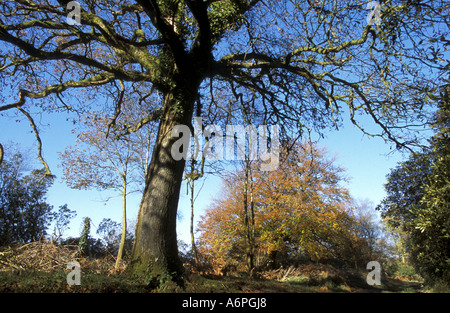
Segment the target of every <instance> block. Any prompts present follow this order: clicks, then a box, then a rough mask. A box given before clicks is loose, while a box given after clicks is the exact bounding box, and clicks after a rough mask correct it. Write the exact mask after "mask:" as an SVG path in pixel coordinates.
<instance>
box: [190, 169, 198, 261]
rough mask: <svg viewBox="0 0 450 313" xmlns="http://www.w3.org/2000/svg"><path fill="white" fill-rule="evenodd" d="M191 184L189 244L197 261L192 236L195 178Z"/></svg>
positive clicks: (193, 237)
mask: <svg viewBox="0 0 450 313" xmlns="http://www.w3.org/2000/svg"><path fill="white" fill-rule="evenodd" d="M191 173H192V172H191ZM191 184H192V185H191V225H190V232H191V245H192V252H193V253H194V262H195V263H198V254H197V247H196V246H195V236H194V186H195V179H193V180H192V181H191Z"/></svg>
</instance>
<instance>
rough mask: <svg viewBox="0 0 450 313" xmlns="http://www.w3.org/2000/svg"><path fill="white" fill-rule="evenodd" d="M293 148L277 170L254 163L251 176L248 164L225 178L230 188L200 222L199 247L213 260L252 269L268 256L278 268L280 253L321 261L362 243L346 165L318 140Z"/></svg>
mask: <svg viewBox="0 0 450 313" xmlns="http://www.w3.org/2000/svg"><path fill="white" fill-rule="evenodd" d="M284 148H286V147H284ZM291 150H292V151H290V154H287V150H286V149H284V151H283V152H282V161H281V164H280V167H279V169H277V170H275V171H269V172H261V171H257V170H256V169H257V166H255V164H253V165H252V166H251V168H252V170H253V171H251V173H252V174H251V176H253V177H249V172H250V170H249V167H247V166H245V165H244V166H243V168H242V170H241V171H239V172H238V173H236V175H234V176H230V177H229V178H228V179H227V180H225V181H224V184H223V186H224V187H223V191H224V192H221V196H220V197H219V198H217V199H215V200H214V202H213V203H212V204H211V205H210V207H209V208H208V209H207V211H206V214H205V216H204V217H203V218H202V220H201V222H200V223H199V230H200V233H201V236H200V243H201V246H200V247H199V249H200V251H202V253H204V255H205V256H207V257H209V259H210V260H211V259H213V261H212V263H213V264H215V265H217V266H223V265H224V264H226V263H229V262H242V263H246V264H247V266H248V268H249V269H251V268H252V267H253V266H254V265H265V264H264V263H263V262H262V261H261V260H265V261H266V262H267V263H268V264H269V265H271V266H276V260H277V258H278V257H279V256H281V255H283V256H286V255H289V254H291V255H292V254H298V253H299V252H301V253H302V254H303V255H305V256H308V257H310V258H311V259H312V260H319V259H321V258H327V257H330V256H336V255H338V254H339V255H340V254H341V251H343V249H344V247H343V245H344V242H345V244H348V242H350V241H351V240H354V241H355V242H356V236H355V234H354V232H353V230H352V227H354V224H355V221H354V219H353V218H352V217H351V209H352V199H351V197H350V195H349V192H348V190H347V189H346V188H345V186H343V185H342V183H345V181H346V179H345V174H344V171H343V169H342V168H340V167H338V166H336V165H335V164H334V162H333V159H329V158H327V156H326V154H325V151H324V150H323V149H320V148H318V147H316V146H314V145H312V144H306V143H305V144H303V145H300V144H298V145H295V146H294V147H291ZM249 229H250V231H249ZM249 237H250V238H249ZM244 256H245V259H244ZM255 256H258V259H259V261H258V262H254V260H253V259H256V257H255ZM254 263H255V264H254ZM256 263H258V264H256Z"/></svg>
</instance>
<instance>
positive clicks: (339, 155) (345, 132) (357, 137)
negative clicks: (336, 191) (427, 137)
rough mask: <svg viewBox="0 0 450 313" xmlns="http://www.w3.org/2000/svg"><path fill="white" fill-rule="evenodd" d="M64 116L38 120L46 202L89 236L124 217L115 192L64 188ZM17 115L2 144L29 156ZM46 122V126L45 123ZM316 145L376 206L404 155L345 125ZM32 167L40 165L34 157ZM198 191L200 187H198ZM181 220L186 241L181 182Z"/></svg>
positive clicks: (8, 121) (202, 204)
mask: <svg viewBox="0 0 450 313" xmlns="http://www.w3.org/2000/svg"><path fill="white" fill-rule="evenodd" d="M66 117H68V115H66V114H64V113H58V114H43V115H42V118H36V122H37V123H38V124H39V128H40V133H41V138H42V141H43V149H44V150H43V156H44V158H45V160H46V161H47V162H48V164H49V165H50V167H51V170H52V172H53V173H54V174H55V175H56V176H57V178H56V180H55V182H54V184H53V186H52V187H51V189H50V190H49V193H48V197H47V200H48V203H49V204H51V205H53V206H54V207H55V209H56V208H58V207H59V206H60V205H63V204H65V203H67V204H68V206H69V208H70V209H71V210H76V211H77V217H76V218H75V219H74V220H73V221H72V223H71V224H70V230H69V231H67V233H66V236H78V235H79V233H80V231H81V225H82V218H83V217H86V216H89V217H90V218H91V219H92V221H93V227H92V230H91V235H96V234H95V232H96V227H97V226H98V224H99V222H100V221H101V220H102V219H103V218H111V219H113V220H115V221H117V222H120V221H121V219H122V215H121V214H122V211H121V199H120V197H117V198H112V199H111V200H110V201H108V202H107V203H106V204H105V203H104V202H103V201H102V200H103V199H106V198H108V197H109V196H113V195H114V193H113V192H98V191H95V190H88V191H79V190H72V189H70V188H68V187H67V186H66V185H65V184H64V183H63V182H62V180H61V177H62V170H61V168H60V167H59V165H60V160H59V159H58V152H63V151H64V149H65V147H66V146H68V145H74V143H75V139H76V135H74V134H72V129H73V125H72V123H71V122H70V121H69V122H68V121H66ZM19 119H20V120H21V122H19V123H18V122H16V121H15V120H16V119H12V118H5V117H2V118H1V120H0V142H1V143H2V144H4V145H5V144H7V143H8V142H9V141H12V142H15V143H19V144H20V147H21V148H22V149H23V150H25V151H28V153H29V155H30V156H31V157H35V156H36V154H37V143H36V140H35V137H34V134H33V133H32V130H31V128H30V126H29V123H28V121H27V120H26V119H24V118H22V117H21V116H19ZM48 124H50V126H47V125H48ZM319 145H321V146H326V147H327V149H328V154H329V156H336V163H337V164H338V165H340V166H342V167H344V168H345V169H346V173H347V175H348V176H349V177H350V178H351V181H350V183H349V185H348V188H349V189H350V192H351V194H352V196H353V197H354V198H356V199H369V200H371V201H372V202H373V203H374V204H375V205H376V204H378V203H379V202H380V200H381V199H382V198H383V197H384V195H385V193H384V189H383V184H384V183H385V182H386V175H387V174H388V173H389V172H390V169H391V168H393V167H395V166H396V164H397V163H398V162H400V161H402V160H403V159H404V157H405V156H404V155H402V154H400V153H399V152H394V153H391V154H389V155H388V153H389V152H392V150H391V146H390V145H389V144H386V143H385V142H384V141H383V140H381V139H380V138H369V137H367V136H364V135H363V134H362V133H361V131H359V130H358V129H357V128H356V127H354V126H353V125H351V123H346V124H345V127H344V128H342V129H340V130H339V131H331V132H329V133H328V134H327V136H326V138H325V139H321V140H320V142H319ZM32 165H33V166H35V167H40V166H41V164H40V163H39V161H38V160H37V159H36V160H35V161H34V162H33V163H32ZM220 183H221V179H220V178H219V177H212V176H210V177H208V178H207V182H206V183H205V185H204V186H203V189H202V191H201V193H200V196H199V197H198V198H197V202H196V208H195V210H196V222H197V221H198V220H199V217H200V216H201V215H202V214H203V212H204V209H205V208H206V207H207V206H208V204H209V203H210V202H211V199H212V198H213V197H214V196H216V195H218V193H219V192H220V190H221V189H220ZM197 190H198V189H197ZM139 201H140V195H138V194H135V195H132V196H130V197H129V199H128V218H129V219H131V220H133V219H136V216H137V211H138V206H139ZM179 212H180V215H181V217H180V219H179V221H178V236H179V238H180V239H182V240H184V241H185V242H190V237H189V216H190V204H189V196H188V195H186V186H185V185H183V187H182V190H181V196H180V205H179Z"/></svg>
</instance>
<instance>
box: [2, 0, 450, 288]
mask: <svg viewBox="0 0 450 313" xmlns="http://www.w3.org/2000/svg"><path fill="white" fill-rule="evenodd" d="M380 2H381V3H379V2H377V1H354V0H349V1H335V0H320V1H312V0H311V1H310V0H281V1H271V0H137V1H131V0H130V1H114V0H101V1H91V0H88V1H70V2H69V1H67V0H36V1H29V0H19V1H7V0H2V1H0V47H1V49H0V86H1V92H0V130H1V131H2V132H4V133H2V137H1V138H8V139H9V140H10V142H17V143H19V142H20V138H16V136H15V132H14V130H12V129H11V130H10V129H5V128H2V124H1V123H2V121H3V120H8V121H10V120H16V121H17V120H18V119H25V120H26V121H27V122H28V125H24V123H17V127H20V128H22V127H28V129H29V131H30V133H32V134H33V135H34V137H35V142H36V144H35V149H34V154H35V155H37V159H38V161H39V166H38V167H37V168H32V169H31V168H30V167H29V166H28V165H27V164H28V162H29V160H28V159H27V158H28V156H27V155H26V154H25V153H23V152H22V151H21V150H20V148H17V146H15V145H14V144H11V143H7V142H1V143H0V277H1V281H0V291H2V292H383V291H385V292H442V291H449V283H450V207H449V203H450V180H449V179H450V160H449V157H450V152H449V121H450V107H449V105H450V98H449V97H450V80H449V73H450V58H449V52H448V46H449V45H450V38H449V28H450V19H449V16H450V14H449V13H450V12H449V11H450V5H449V4H448V3H447V2H446V1H431V0H430V1H427V0H424V1H401V0H392V1H391V0H387V1H380ZM46 114H57V115H60V116H63V114H70V116H71V118H70V122H72V124H73V130H72V132H73V133H74V134H76V138H77V139H76V141H75V142H69V141H68V142H67V143H66V148H65V150H64V151H60V152H59V156H58V157H59V161H60V162H59V164H58V165H56V164H49V163H48V162H47V161H46V158H44V155H45V153H44V152H45V149H46V145H48V144H49V143H48V142H45V141H43V140H42V136H41V132H42V129H41V125H40V124H39V120H40V117H42V116H44V115H46ZM65 116H66V115H65ZM198 117H201V119H197V118H198ZM197 121H201V123H200V125H197V124H196V123H197ZM344 122H350V123H351V124H352V125H353V126H355V128H356V129H357V130H358V131H359V132H360V133H361V135H364V136H367V137H376V138H380V139H381V140H384V141H385V143H386V144H387V145H390V146H391V147H392V149H394V150H396V151H401V152H402V153H404V155H405V156H406V157H405V160H403V161H402V162H400V163H399V164H398V165H397V167H395V168H392V169H391V172H390V173H389V174H388V175H387V177H386V183H385V185H384V188H385V191H386V197H385V198H384V199H383V200H382V201H381V202H380V203H376V204H374V203H370V202H369V201H364V200H359V199H353V198H352V196H351V190H349V189H348V188H347V182H348V177H347V175H346V172H345V169H343V168H342V167H340V166H339V163H338V162H336V160H335V159H334V158H333V157H332V156H330V155H329V154H328V152H327V149H326V147H323V146H321V145H320V144H318V143H317V142H316V141H315V140H314V139H313V138H317V136H318V137H325V136H326V135H327V133H328V132H329V131H330V130H334V131H339V130H340V129H341V128H342V126H343V124H344ZM210 125H215V126H216V127H209V126H210ZM228 125H242V126H243V127H242V128H241V129H244V130H245V131H244V132H240V133H239V132H238V133H233V134H232V135H231V136H229V137H228V138H226V140H227V142H231V143H232V145H231V146H232V147H233V149H234V147H236V149H235V150H233V152H232V154H231V155H228V154H227V155H226V158H225V159H222V158H218V159H211V158H210V157H208V156H210V155H211V154H216V155H217V152H218V151H221V150H220V149H219V147H218V144H217V142H218V141H217V140H218V138H220V137H221V136H222V135H224V134H222V133H221V132H219V129H223V130H225V129H227V127H228ZM249 125H253V126H254V128H255V129H258V130H259V129H263V128H260V127H261V126H266V125H276V128H270V127H267V132H268V133H267V134H264V138H265V139H267V143H264V145H267V146H264V147H262V146H261V142H258V144H256V143H255V140H254V137H252V136H251V134H250V130H251V129H252V128H250V127H249ZM180 126H182V127H184V128H182V129H184V130H187V133H188V137H187V138H188V139H189V140H188V141H187V145H182V146H181V147H180V146H179V141H178V140H180V139H181V138H182V135H186V134H181V133H180V132H178V131H175V129H180V128H179V127H180ZM50 127H51V126H50ZM177 127H178V128H177ZM50 129H52V128H50ZM198 129H199V130H201V132H197V131H196V130H198ZM264 129H265V128H264ZM275 130H276V131H275ZM52 131H54V132H57V129H52ZM5 134H6V136H5ZM197 134H200V135H198V136H196V135H197ZM227 136H228V133H227ZM239 142H241V143H242V142H243V143H244V146H242V145H239ZM252 145H254V146H255V147H256V146H257V147H258V150H255V151H259V152H261V151H265V152H269V151H270V154H263V155H258V156H257V157H255V154H254V152H255V151H253V150H252V148H251V147H252ZM199 146H200V149H198V147H199ZM187 148H189V149H191V148H193V151H194V152H195V153H194V156H188V155H187V154H186V149H187ZM196 148H197V149H196ZM180 149H181V150H180ZM239 149H241V150H239ZM175 150H176V152H177V153H178V154H177V155H181V156H182V157H174V151H175ZM180 152H181V154H180ZM268 156H270V157H268ZM275 156H276V161H277V162H276V163H275V164H276V166H275V168H270V170H262V169H263V168H264V167H265V166H267V164H268V163H273V161H274V160H275V159H274V158H275ZM53 166H59V167H61V169H62V177H56V176H55V175H54V173H53V172H52V168H53ZM266 169H267V168H266ZM210 176H218V177H220V178H221V179H222V180H221V181H222V183H221V186H220V190H218V193H217V196H216V197H215V198H214V199H213V201H212V202H211V203H210V205H209V206H208V208H207V209H206V211H205V212H204V214H203V215H202V217H201V220H200V222H199V223H198V224H194V214H195V213H196V211H195V208H196V205H195V203H196V201H197V199H196V196H195V195H196V191H197V190H198V188H199V187H200V186H201V184H203V183H205V182H206V183H207V180H208V177H210ZM57 179H62V180H63V181H64V183H65V184H66V185H67V186H68V187H70V188H72V189H76V190H91V189H95V190H98V191H99V192H103V191H106V190H109V191H111V190H113V191H115V192H116V193H118V194H120V196H121V202H122V205H121V207H120V208H117V209H118V210H119V209H120V210H121V212H122V214H121V215H122V220H121V221H120V222H118V221H113V220H111V219H109V218H104V219H103V220H102V222H101V223H100V225H99V227H98V228H97V230H96V234H93V233H92V230H91V220H90V218H89V217H86V218H85V219H84V220H83V228H82V231H81V232H80V235H79V236H78V237H67V236H65V233H66V231H67V228H68V225H69V223H70V221H71V219H73V218H74V217H75V216H76V215H77V211H76V208H72V207H70V206H68V205H67V204H64V205H61V206H59V207H58V209H56V208H54V205H55V204H51V203H48V201H47V199H46V194H47V192H48V190H49V188H51V186H52V185H53V184H54V183H55V181H56V180H57ZM183 185H186V186H187V189H188V194H189V197H190V235H191V240H190V242H182V241H180V240H178V237H177V229H176V224H177V214H178V210H179V208H178V205H179V199H180V192H181V188H182V186H183ZM132 193H133V194H139V195H140V196H141V201H140V205H139V208H138V214H137V216H136V217H132V218H136V222H135V223H133V224H135V225H130V216H128V214H127V212H128V210H127V205H128V203H127V199H128V197H129V195H130V194H132ZM378 216H381V221H380V220H378V218H377V217H378ZM131 226H133V227H131ZM72 261H76V262H78V263H77V264H79V265H80V267H81V269H82V276H81V277H82V283H81V284H75V285H73V284H69V283H68V280H67V281H66V277H67V275H68V273H69V272H70V271H71V270H73V268H68V267H67V265H68V264H69V263H70V262H72ZM371 261H377V262H379V263H380V264H381V268H382V271H381V272H380V275H381V281H382V283H380V284H375V285H373V284H369V283H368V281H369V280H367V281H366V276H367V274H368V272H369V270H370V269H369V268H367V265H368V264H369V262H371ZM71 264H72V263H71ZM36 277H38V278H36ZM67 279H68V278H67ZM367 279H368V278H367Z"/></svg>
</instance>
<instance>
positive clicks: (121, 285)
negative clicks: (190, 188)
mask: <svg viewBox="0 0 450 313" xmlns="http://www.w3.org/2000/svg"><path fill="white" fill-rule="evenodd" d="M66 275H67V273H66V271H64V270H60V271H54V272H42V271H32V270H28V271H17V270H14V271H1V272H0V292H20V293H136V292H137V293H148V292H178V293H179V292H187V293H273V292H275V293H277V292H278V293H304V292H309V293H311V292H313V293H314V292H340V293H349V292H420V291H421V284H420V283H418V282H409V281H401V280H395V279H391V278H386V280H385V281H384V284H383V285H382V286H376V287H372V286H369V285H367V284H365V282H364V277H363V275H361V276H360V277H358V276H357V275H355V276H352V278H351V279H350V280H348V281H344V280H343V279H342V278H339V277H336V276H333V275H330V274H329V273H327V272H325V273H322V274H320V275H315V274H314V275H307V274H306V275H300V276H295V275H293V276H289V277H287V278H286V279H284V280H283V281H281V280H279V279H267V278H250V277H248V276H245V275H242V274H241V275H236V276H227V277H223V276H216V275H199V274H195V273H190V274H188V275H186V278H185V286H184V288H181V287H179V286H176V285H175V284H173V283H171V282H168V283H166V284H164V285H163V286H160V287H159V288H158V289H149V288H148V287H146V286H145V285H144V284H142V283H141V282H138V281H136V280H133V279H130V278H129V277H127V276H125V275H124V274H120V273H118V274H111V275H104V274H98V273H84V274H83V273H82V276H81V285H80V286H75V285H74V286H69V285H68V284H67V282H66Z"/></svg>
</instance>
